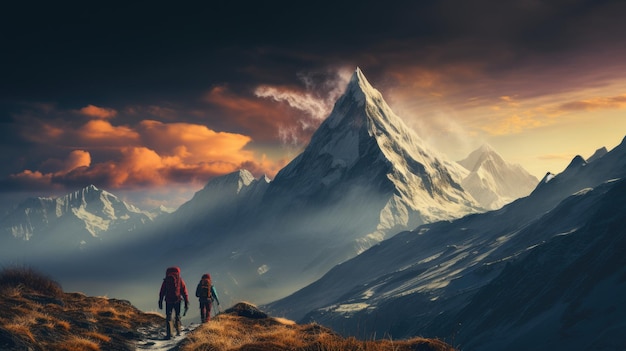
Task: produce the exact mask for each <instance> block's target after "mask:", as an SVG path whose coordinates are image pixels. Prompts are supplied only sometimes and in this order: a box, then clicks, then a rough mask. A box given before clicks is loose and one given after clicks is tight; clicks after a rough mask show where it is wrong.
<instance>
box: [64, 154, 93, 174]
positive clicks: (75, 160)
mask: <svg viewBox="0 0 626 351" xmlns="http://www.w3.org/2000/svg"><path fill="white" fill-rule="evenodd" d="M90 164H91V155H90V154H89V152H87V151H85V150H74V151H72V152H70V155H69V156H68V158H67V159H66V160H65V167H64V170H65V171H71V170H73V169H75V168H78V167H89V165H90Z"/></svg>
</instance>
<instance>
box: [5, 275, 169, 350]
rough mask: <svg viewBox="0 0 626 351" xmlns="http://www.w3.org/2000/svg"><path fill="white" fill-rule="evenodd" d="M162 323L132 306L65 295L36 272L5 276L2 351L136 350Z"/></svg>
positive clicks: (115, 301) (161, 319)
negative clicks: (144, 330)
mask: <svg viewBox="0 0 626 351" xmlns="http://www.w3.org/2000/svg"><path fill="white" fill-rule="evenodd" d="M164 323H165V322H164V320H163V317H161V316H159V315H157V314H153V313H143V312H141V311H140V310H138V309H137V308H135V307H133V306H132V305H131V304H130V303H129V302H128V301H123V300H116V299H108V298H104V297H89V296H85V295H83V294H80V293H65V292H63V290H62V289H61V286H60V285H59V284H58V283H56V282H55V281H53V280H51V279H49V278H47V277H45V276H43V275H41V274H40V273H38V272H35V271H33V270H31V269H21V268H18V269H5V270H3V271H2V272H0V350H61V351H62V350H66V351H74V350H76V351H78V350H94V351H97V350H135V346H134V343H135V341H136V340H138V339H140V338H141V336H142V335H141V334H139V333H138V330H139V329H140V328H147V329H150V328H160V327H162V326H163V325H164Z"/></svg>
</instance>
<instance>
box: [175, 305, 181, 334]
mask: <svg viewBox="0 0 626 351" xmlns="http://www.w3.org/2000/svg"><path fill="white" fill-rule="evenodd" d="M174 310H175V311H176V321H175V324H174V325H175V326H176V335H180V327H181V325H180V301H178V302H176V303H175V304H174Z"/></svg>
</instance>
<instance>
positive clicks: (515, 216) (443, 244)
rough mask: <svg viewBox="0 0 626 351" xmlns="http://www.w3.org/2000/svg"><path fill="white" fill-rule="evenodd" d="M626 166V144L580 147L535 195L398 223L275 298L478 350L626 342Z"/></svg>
mask: <svg viewBox="0 0 626 351" xmlns="http://www.w3.org/2000/svg"><path fill="white" fill-rule="evenodd" d="M625 176H626V142H622V143H621V144H620V145H618V146H617V147H616V148H615V149H613V150H611V151H610V152H608V153H606V154H604V155H603V156H602V157H599V158H596V159H595V160H592V162H590V163H587V162H585V161H584V160H583V159H582V158H581V157H576V158H574V159H573V160H572V162H571V164H570V165H569V166H568V167H567V168H566V169H565V170H564V171H563V172H562V173H560V174H558V175H556V176H555V175H551V176H549V177H548V176H547V177H546V178H544V180H542V182H541V183H540V184H539V185H538V186H537V188H536V189H535V190H534V191H533V193H532V194H531V195H530V196H528V197H526V198H522V199H519V200H516V201H515V202H513V203H511V204H509V205H506V206H504V207H503V208H501V209H499V210H496V211H491V212H487V213H484V214H475V215H471V216H466V217H464V218H461V219H457V220H454V221H443V222H436V223H432V224H426V225H422V226H419V227H417V228H416V229H415V230H413V231H408V232H403V233H400V234H398V235H396V236H394V237H392V238H390V239H388V240H386V241H384V242H382V243H381V244H379V245H376V246H374V247H372V248H371V249H369V250H367V251H366V252H364V253H362V254H361V255H359V256H357V257H355V258H354V259H352V260H349V261H347V262H344V263H343V264H341V265H338V266H337V267H336V268H334V269H332V270H331V271H330V272H329V273H328V274H326V275H325V276H324V277H323V278H322V279H320V280H318V281H316V282H315V283H313V284H311V285H310V286H308V287H306V288H304V289H302V290H300V291H298V292H296V293H295V294H293V295H291V296H289V297H287V298H285V299H282V300H280V301H277V302H275V303H272V304H270V305H269V306H267V307H266V308H267V309H268V310H270V311H272V313H274V314H276V315H285V316H287V317H289V318H294V319H297V320H300V321H312V320H314V321H317V322H319V323H321V324H323V325H327V326H330V327H333V328H335V330H338V331H340V332H342V333H345V334H349V335H352V334H354V333H357V332H362V330H363V328H364V327H363V324H362V323H361V322H362V321H368V322H367V323H368V327H367V328H368V331H369V332H371V333H377V334H381V333H388V334H390V335H392V336H394V337H398V338H402V337H403V336H407V335H413V334H414V333H421V335H425V336H429V335H430V336H432V335H437V336H439V337H447V336H452V335H454V336H455V337H456V340H458V343H459V344H460V345H461V346H462V347H463V348H469V349H472V350H502V349H507V350H527V349H530V348H533V349H552V348H561V347H564V345H568V347H571V348H576V347H578V346H580V345H585V347H587V348H585V347H583V349H590V348H601V347H608V349H611V347H614V346H615V345H618V344H620V343H621V345H624V344H625V343H626V339H624V337H623V336H622V335H620V334H619V333H618V332H616V329H615V326H621V324H622V323H621V322H618V321H622V320H625V319H626V310H624V309H623V308H622V307H621V306H622V305H623V302H624V300H623V298H621V296H626V294H623V290H624V289H625V288H624V287H625V285H624V282H623V277H624V273H625V272H624V268H623V267H624V266H625V265H624V262H622V261H623V259H622V256H623V255H621V254H620V253H619V252H621V251H622V250H623V248H624V243H623V242H622V241H623V235H622V229H621V228H622V226H623V223H624V218H626V217H625V216H626V208H624V206H623V203H624V199H625V196H626V185H625V184H626V183H625V180H622V179H624V178H625ZM617 328H619V327H617ZM583 330H584V332H582V331H583ZM590 335H593V337H591V336H590ZM568 347H565V348H568Z"/></svg>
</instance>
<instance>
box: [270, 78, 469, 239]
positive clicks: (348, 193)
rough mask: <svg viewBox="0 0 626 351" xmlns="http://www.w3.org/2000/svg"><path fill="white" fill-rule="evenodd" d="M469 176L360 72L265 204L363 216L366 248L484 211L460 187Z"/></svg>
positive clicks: (276, 181) (291, 210) (360, 236)
mask: <svg viewBox="0 0 626 351" xmlns="http://www.w3.org/2000/svg"><path fill="white" fill-rule="evenodd" d="M467 174H468V171H466V170H465V169H463V168H462V167H459V165H458V164H457V163H455V162H451V161H449V160H448V159H447V158H446V157H445V156H444V155H441V154H439V153H438V152H436V151H435V150H433V149H432V148H431V147H430V146H428V145H426V143H425V142H424V141H423V140H421V139H420V138H419V137H418V136H417V135H416V134H415V132H413V130H411V129H409V128H408V127H407V126H406V125H405V123H404V122H403V121H402V119H400V118H399V117H398V116H397V115H396V114H395V113H394V112H393V111H392V110H391V108H390V107H389V106H388V105H387V103H386V102H385V100H384V99H383V97H382V94H381V93H380V92H379V91H377V90H376V89H374V88H373V87H372V86H371V85H370V84H369V82H368V81H367V79H366V78H365V76H364V75H363V73H362V72H361V70H360V69H359V68H357V69H356V70H355V72H354V74H353V75H352V78H351V80H350V83H349V84H348V86H347V88H346V91H345V93H344V95H343V96H341V97H340V98H339V99H338V100H337V102H336V103H335V106H334V109H333V111H332V112H331V114H330V115H329V117H328V118H327V119H326V120H325V121H324V123H322V125H321V126H320V127H319V129H318V130H317V131H316V132H315V134H314V135H313V137H312V138H311V142H310V143H309V145H308V146H307V148H306V149H305V150H304V152H302V153H301V154H300V155H299V156H298V157H296V158H295V159H294V160H293V161H292V162H291V163H289V164H288V165H287V166H286V167H285V168H283V169H282V170H281V171H280V172H279V173H278V174H277V175H276V178H275V179H274V181H273V182H272V183H271V184H270V186H269V189H268V192H267V194H266V196H265V199H264V200H265V201H272V202H275V201H279V202H280V203H281V204H280V206H282V208H280V210H281V211H284V212H287V213H294V212H296V211H298V210H300V209H305V210H306V211H307V215H310V213H311V209H313V208H315V207H321V206H323V207H325V208H326V209H327V210H326V211H327V212H334V213H336V212H341V213H345V214H346V217H347V218H348V221H355V220H356V218H359V217H362V218H361V222H362V223H363V221H366V222H371V223H370V227H369V228H363V229H365V230H366V232H363V231H362V230H361V232H360V233H355V234H356V235H357V237H356V238H357V239H359V240H361V241H363V242H365V244H364V247H367V246H368V245H369V244H371V243H375V242H378V241H380V240H382V239H384V238H386V237H388V236H389V235H390V234H395V233H396V232H398V231H399V230H402V229H406V228H412V227H414V226H416V225H418V224H421V223H429V222H433V221H436V220H442V219H451V218H458V217H460V216H463V215H466V214H468V213H472V212H477V211H479V210H481V209H480V207H479V205H478V204H477V203H476V202H475V200H474V199H473V198H472V196H471V195H470V194H468V193H467V192H465V191H464V190H463V188H462V187H461V181H462V179H463V178H464V177H465V176H466V175H467ZM329 208H330V210H328V209H329ZM347 208H352V209H353V210H352V211H350V212H348V213H346V209H347ZM363 210H366V212H365V214H364V215H361V216H359V213H361V212H362V211H363ZM348 215H349V216H348ZM370 218H372V219H373V221H372V220H371V219H370ZM363 234H366V236H364V235H363Z"/></svg>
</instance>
